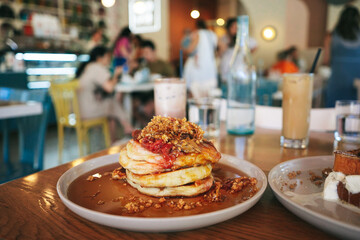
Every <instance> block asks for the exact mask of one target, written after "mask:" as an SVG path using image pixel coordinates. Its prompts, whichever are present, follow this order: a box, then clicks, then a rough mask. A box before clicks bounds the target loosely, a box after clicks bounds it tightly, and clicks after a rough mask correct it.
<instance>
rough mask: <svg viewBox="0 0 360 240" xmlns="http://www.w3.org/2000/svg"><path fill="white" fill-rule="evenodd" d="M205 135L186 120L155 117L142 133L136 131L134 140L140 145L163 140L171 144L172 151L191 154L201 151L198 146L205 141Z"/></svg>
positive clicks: (196, 126)
mask: <svg viewBox="0 0 360 240" xmlns="http://www.w3.org/2000/svg"><path fill="white" fill-rule="evenodd" d="M203 135H204V131H203V130H202V129H201V128H200V127H199V126H198V125H196V124H194V123H192V122H188V121H187V120H186V118H183V119H179V118H172V117H161V116H155V117H153V119H152V120H151V122H149V123H148V125H147V126H146V127H145V128H143V129H142V130H141V131H140V130H137V131H134V133H133V138H134V140H137V141H139V142H140V143H142V142H143V141H149V140H150V141H153V142H155V141H157V140H162V141H163V142H164V143H167V144H171V145H172V150H177V151H183V152H185V153H190V152H200V151H201V150H200V148H199V146H198V144H200V143H201V142H202V141H203Z"/></svg>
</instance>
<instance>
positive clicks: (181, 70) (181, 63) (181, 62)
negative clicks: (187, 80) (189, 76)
mask: <svg viewBox="0 0 360 240" xmlns="http://www.w3.org/2000/svg"><path fill="white" fill-rule="evenodd" d="M179 70H180V73H179V75H180V78H182V73H183V51H182V49H180V69H179Z"/></svg>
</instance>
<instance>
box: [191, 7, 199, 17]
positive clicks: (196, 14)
mask: <svg viewBox="0 0 360 240" xmlns="http://www.w3.org/2000/svg"><path fill="white" fill-rule="evenodd" d="M190 16H191V17H192V18H193V19H197V18H199V17H200V12H199V11H198V10H196V9H194V10H192V11H191V13H190Z"/></svg>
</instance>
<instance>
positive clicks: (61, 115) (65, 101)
mask: <svg viewBox="0 0 360 240" xmlns="http://www.w3.org/2000/svg"><path fill="white" fill-rule="evenodd" d="M78 87H79V81H75V80H74V81H71V82H67V83H59V84H54V83H53V84H51V87H50V95H51V97H52V100H53V103H54V106H55V113H56V119H57V122H58V124H62V125H64V126H74V125H75V124H76V123H79V122H80V111H79V104H78V99H77V89H78Z"/></svg>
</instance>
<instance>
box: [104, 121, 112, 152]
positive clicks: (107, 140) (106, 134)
mask: <svg viewBox="0 0 360 240" xmlns="http://www.w3.org/2000/svg"><path fill="white" fill-rule="evenodd" d="M102 129H103V134H104V138H105V146H106V147H107V148H108V147H110V144H111V139H110V130H109V124H108V121H107V119H105V120H104V124H103V126H102Z"/></svg>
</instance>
